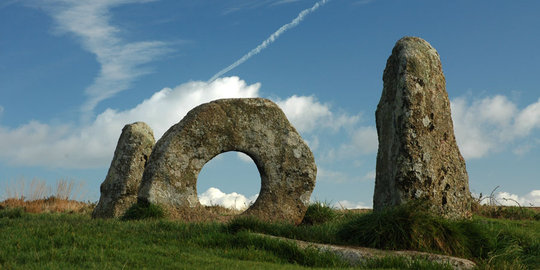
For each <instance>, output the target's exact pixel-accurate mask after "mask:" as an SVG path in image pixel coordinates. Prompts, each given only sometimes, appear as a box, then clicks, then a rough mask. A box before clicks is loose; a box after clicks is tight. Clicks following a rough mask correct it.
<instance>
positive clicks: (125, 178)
mask: <svg viewBox="0 0 540 270" xmlns="http://www.w3.org/2000/svg"><path fill="white" fill-rule="evenodd" d="M154 144H155V139H154V134H153V132H152V129H151V128H150V127H149V126H148V125H147V124H145V123H143V122H137V123H133V124H130V125H126V126H124V128H123V129H122V134H121V135H120V138H119V139H118V144H117V146H116V150H115V151H114V157H113V160H112V162H111V166H110V167H109V172H108V173H107V177H106V178H105V181H103V183H102V184H101V188H100V190H101V197H100V198H99V203H98V204H97V206H96V208H95V209H94V212H93V213H92V217H93V218H113V217H119V216H121V215H123V213H124V212H125V211H126V210H127V209H128V208H129V207H131V205H133V204H134V203H135V202H137V194H138V191H139V186H140V183H141V179H142V175H143V172H144V167H145V165H146V162H147V160H148V158H149V157H150V154H151V152H152V147H153V146H154Z"/></svg>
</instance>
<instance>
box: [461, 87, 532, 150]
mask: <svg viewBox="0 0 540 270" xmlns="http://www.w3.org/2000/svg"><path fill="white" fill-rule="evenodd" d="M451 107H452V118H453V121H454V129H455V133H456V140H457V142H458V145H459V148H460V150H461V153H462V154H463V156H464V157H465V158H466V159H471V158H481V157H484V156H486V155H487V154H489V153H490V152H494V151H498V150H502V149H504V148H505V146H507V145H511V144H513V143H514V142H516V141H517V139H521V138H525V137H527V136H529V135H530V134H531V133H532V132H533V131H534V129H537V128H540V99H539V100H538V101H537V102H536V103H533V104H530V105H529V106H527V107H526V108H524V109H523V110H519V109H518V108H517V106H516V105H515V104H514V103H513V102H512V101H510V100H509V99H508V98H507V97H505V96H502V95H497V96H493V97H486V98H484V99H481V100H475V101H473V102H469V101H468V100H467V99H466V98H465V97H460V98H456V99H454V100H452V103H451ZM533 146H534V144H527V143H520V144H519V145H517V146H515V149H514V152H515V153H523V152H526V151H528V150H530V147H533Z"/></svg>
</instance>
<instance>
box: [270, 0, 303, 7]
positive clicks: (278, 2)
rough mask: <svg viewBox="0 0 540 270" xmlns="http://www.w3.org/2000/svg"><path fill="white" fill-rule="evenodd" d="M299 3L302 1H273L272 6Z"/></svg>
mask: <svg viewBox="0 0 540 270" xmlns="http://www.w3.org/2000/svg"><path fill="white" fill-rule="evenodd" d="M300 1H302V0H279V1H275V2H274V3H272V6H278V5H283V4H290V3H295V2H300Z"/></svg>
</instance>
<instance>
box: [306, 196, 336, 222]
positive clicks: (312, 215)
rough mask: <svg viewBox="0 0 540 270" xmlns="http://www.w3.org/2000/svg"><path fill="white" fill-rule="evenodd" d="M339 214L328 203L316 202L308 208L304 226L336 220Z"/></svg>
mask: <svg viewBox="0 0 540 270" xmlns="http://www.w3.org/2000/svg"><path fill="white" fill-rule="evenodd" d="M336 217H337V213H336V211H335V210H334V209H332V207H330V205H329V204H328V203H322V202H315V203H312V204H310V205H309V206H308V209H307V211H306V215H305V216H304V219H303V220H302V224H304V225H314V224H323V223H326V222H329V221H332V220H334V219H335V218H336Z"/></svg>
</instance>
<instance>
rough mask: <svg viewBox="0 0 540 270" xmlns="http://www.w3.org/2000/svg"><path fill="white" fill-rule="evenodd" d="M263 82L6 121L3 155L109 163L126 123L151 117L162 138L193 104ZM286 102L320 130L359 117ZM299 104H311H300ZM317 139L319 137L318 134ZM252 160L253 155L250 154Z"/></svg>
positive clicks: (306, 125) (298, 100)
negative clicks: (81, 116) (67, 119)
mask: <svg viewBox="0 0 540 270" xmlns="http://www.w3.org/2000/svg"><path fill="white" fill-rule="evenodd" d="M260 86H261V85H260V84H259V83H255V84H252V85H247V84H246V82H245V81H243V80H240V79H239V78H238V77H226V78H219V79H217V80H215V81H213V82H211V83H208V82H201V81H192V82H188V83H184V84H181V85H179V86H176V87H174V88H164V89H162V90H160V91H158V92H156V93H154V94H153V95H152V96H151V97H150V98H148V99H146V100H144V101H142V102H141V103H140V104H138V105H137V106H135V107H134V108H131V109H127V110H123V111H118V110H114V109H106V110H105V111H104V112H102V113H100V114H99V115H97V116H96V118H95V120H94V121H93V122H89V124H88V125H83V126H77V125H74V124H65V125H48V124H45V123H41V122H37V121H30V122H29V123H27V124H25V125H22V126H19V127H17V128H8V127H3V126H0V149H2V151H1V152H0V160H2V161H4V162H6V163H8V164H11V165H25V166H43V167H52V168H57V167H60V168H97V167H106V166H108V165H109V164H110V161H111V158H112V155H113V153H114V149H115V147H116V142H117V140H118V137H119V136H120V133H121V131H122V128H123V126H124V125H126V124H129V123H133V122H137V121H143V122H146V123H147V124H148V125H149V126H150V127H151V128H152V129H153V131H154V136H155V138H156V140H157V139H159V138H160V137H161V136H162V135H163V133H165V131H166V130H167V129H169V128H170V127H171V126H172V125H173V124H175V123H178V122H179V121H180V120H181V119H182V118H183V117H184V116H185V115H186V113H187V112H188V111H189V110H191V109H192V108H194V107H196V106H198V105H200V104H202V103H206V102H210V101H212V100H215V99H219V98H246V97H257V96H258V95H259V89H260ZM282 103H283V104H285V108H286V109H287V111H285V113H286V114H287V113H288V117H289V119H293V121H292V122H293V125H298V126H299V127H300V128H301V129H300V130H303V131H305V132H320V131H321V129H322V128H327V129H331V130H334V129H336V128H339V127H344V126H345V125H346V124H348V123H353V122H354V121H356V120H355V119H356V118H355V117H348V116H346V115H340V116H338V117H334V113H332V112H331V111H330V109H329V107H328V106H326V105H322V104H320V103H318V102H317V101H316V100H315V99H314V98H313V97H302V96H292V97H290V98H289V99H286V100H285V101H283V102H282ZM296 105H299V106H300V107H301V108H305V110H294V106H296ZM309 108H311V109H309ZM313 108H315V109H313ZM336 119H344V120H341V121H339V120H336ZM317 121H319V122H323V121H328V124H321V125H319V126H318V128H317V129H314V128H312V125H315V124H314V123H316V122H317ZM315 135H316V134H315V133H313V136H315ZM312 141H313V142H316V141H317V139H316V136H315V137H314V138H313V140H312ZM248 158H249V157H248ZM245 160H246V161H248V160H247V159H245ZM249 162H253V161H251V159H250V160H249Z"/></svg>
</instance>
